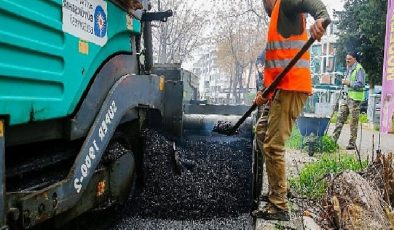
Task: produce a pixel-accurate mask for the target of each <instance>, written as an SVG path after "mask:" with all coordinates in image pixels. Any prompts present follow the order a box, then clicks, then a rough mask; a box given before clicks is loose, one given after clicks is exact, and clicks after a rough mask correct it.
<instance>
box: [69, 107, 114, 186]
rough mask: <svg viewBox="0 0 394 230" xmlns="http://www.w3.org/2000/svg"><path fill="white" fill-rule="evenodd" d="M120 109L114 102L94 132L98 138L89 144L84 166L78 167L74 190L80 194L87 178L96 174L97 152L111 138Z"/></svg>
mask: <svg viewBox="0 0 394 230" xmlns="http://www.w3.org/2000/svg"><path fill="white" fill-rule="evenodd" d="M117 111H118V108H117V106H116V102H115V101H112V103H111V105H110V106H109V108H108V110H107V112H106V113H105V115H104V117H102V119H101V121H100V122H99V124H100V126H99V128H98V129H95V130H94V132H95V133H94V136H96V137H98V138H95V139H93V141H92V142H91V143H90V144H89V148H88V151H87V152H86V154H85V157H84V158H82V159H83V160H82V162H83V163H82V164H81V165H80V166H79V167H77V169H76V170H77V172H76V174H75V178H74V188H75V190H76V192H77V193H80V192H81V190H82V187H83V184H82V183H83V181H84V180H85V178H86V177H88V176H90V174H91V173H92V171H93V172H94V170H95V167H92V166H93V165H94V164H95V163H96V161H97V160H98V158H97V157H96V154H97V152H99V151H100V149H103V148H104V143H105V142H106V141H107V138H108V137H109V138H110V136H108V135H107V133H108V130H109V128H110V126H111V125H112V120H113V119H114V117H115V115H116V112H117Z"/></svg>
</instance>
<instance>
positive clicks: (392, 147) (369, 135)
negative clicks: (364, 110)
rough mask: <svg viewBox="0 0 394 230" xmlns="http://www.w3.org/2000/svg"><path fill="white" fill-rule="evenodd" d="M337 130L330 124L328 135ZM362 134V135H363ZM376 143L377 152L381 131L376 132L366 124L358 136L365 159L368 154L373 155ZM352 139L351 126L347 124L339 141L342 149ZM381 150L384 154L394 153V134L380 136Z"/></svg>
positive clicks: (358, 143)
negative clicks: (373, 144)
mask: <svg viewBox="0 0 394 230" xmlns="http://www.w3.org/2000/svg"><path fill="white" fill-rule="evenodd" d="M334 128H335V124H330V127H329V132H328V135H332V131H333V130H334ZM361 133H362V135H361ZM373 136H374V143H375V150H377V149H378V146H379V131H375V130H373V129H370V128H368V127H367V125H366V124H364V125H363V128H362V130H361V128H360V127H359V129H358V135H357V146H358V147H359V146H360V140H361V148H359V149H361V153H362V156H363V157H366V156H367V154H368V155H370V156H371V153H372V143H373V141H372V140H373ZM349 137H350V126H349V125H348V124H346V125H345V126H344V127H343V129H342V133H341V136H340V137H339V139H338V144H339V146H340V147H341V148H343V149H344V148H345V147H346V145H347V144H348V142H349ZM380 148H381V150H382V153H386V154H387V153H389V152H394V134H381V135H380Z"/></svg>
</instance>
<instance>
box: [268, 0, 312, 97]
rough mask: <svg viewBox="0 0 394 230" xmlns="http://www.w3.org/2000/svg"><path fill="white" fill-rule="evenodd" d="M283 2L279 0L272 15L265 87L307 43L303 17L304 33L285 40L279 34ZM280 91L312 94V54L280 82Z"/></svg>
mask: <svg viewBox="0 0 394 230" xmlns="http://www.w3.org/2000/svg"><path fill="white" fill-rule="evenodd" d="M280 5H281V0H277V1H276V3H275V7H274V9H273V11H272V14H271V22H270V25H269V29H268V39H267V50H266V54H265V69H264V87H268V86H269V85H270V84H271V83H272V81H273V80H274V79H275V78H276V77H277V76H278V75H279V73H280V72H281V71H282V70H283V69H284V68H285V67H286V66H287V64H288V63H289V62H290V60H291V59H292V58H293V57H294V56H295V55H296V54H297V52H298V51H300V50H301V48H302V46H303V45H304V44H305V43H306V42H307V40H308V35H307V32H306V22H305V17H304V15H302V16H301V18H302V21H301V23H302V24H303V25H302V26H303V32H302V34H300V35H291V36H290V37H289V38H284V37H283V36H282V35H280V34H279V32H278V29H277V28H278V18H279V9H280ZM278 88H279V89H282V90H289V91H298V92H304V93H308V94H311V93H312V79H311V71H310V54H309V52H306V53H305V54H304V55H303V56H302V57H301V59H300V60H299V61H298V62H297V63H296V65H295V66H294V67H293V68H292V69H291V70H290V71H289V73H288V74H287V75H286V76H285V77H284V78H283V79H282V81H281V82H280V84H279V86H278Z"/></svg>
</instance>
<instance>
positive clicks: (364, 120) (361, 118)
mask: <svg viewBox="0 0 394 230" xmlns="http://www.w3.org/2000/svg"><path fill="white" fill-rule="evenodd" d="M358 120H359V121H360V123H362V124H364V123H368V116H367V114H365V113H362V114H360V116H359V117H358Z"/></svg>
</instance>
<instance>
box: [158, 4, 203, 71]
mask: <svg viewBox="0 0 394 230" xmlns="http://www.w3.org/2000/svg"><path fill="white" fill-rule="evenodd" d="M152 4H153V10H161V11H164V10H172V11H173V12H174V16H173V17H171V18H169V19H168V21H167V22H164V23H162V22H158V23H156V24H155V25H154V26H153V42H154V43H155V46H154V47H155V48H154V53H155V56H156V57H157V59H156V61H157V62H159V63H175V62H178V63H179V62H182V61H183V60H184V59H186V58H188V57H189V56H190V54H191V52H192V51H193V50H195V49H196V48H198V47H199V46H200V45H201V44H203V43H204V39H203V36H202V35H203V34H202V32H201V31H204V30H205V29H204V27H205V26H206V25H207V23H206V20H207V19H206V14H207V12H204V11H201V10H199V9H198V8H197V7H195V6H194V4H193V3H191V2H190V1H189V2H188V1H183V0H153V1H152Z"/></svg>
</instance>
